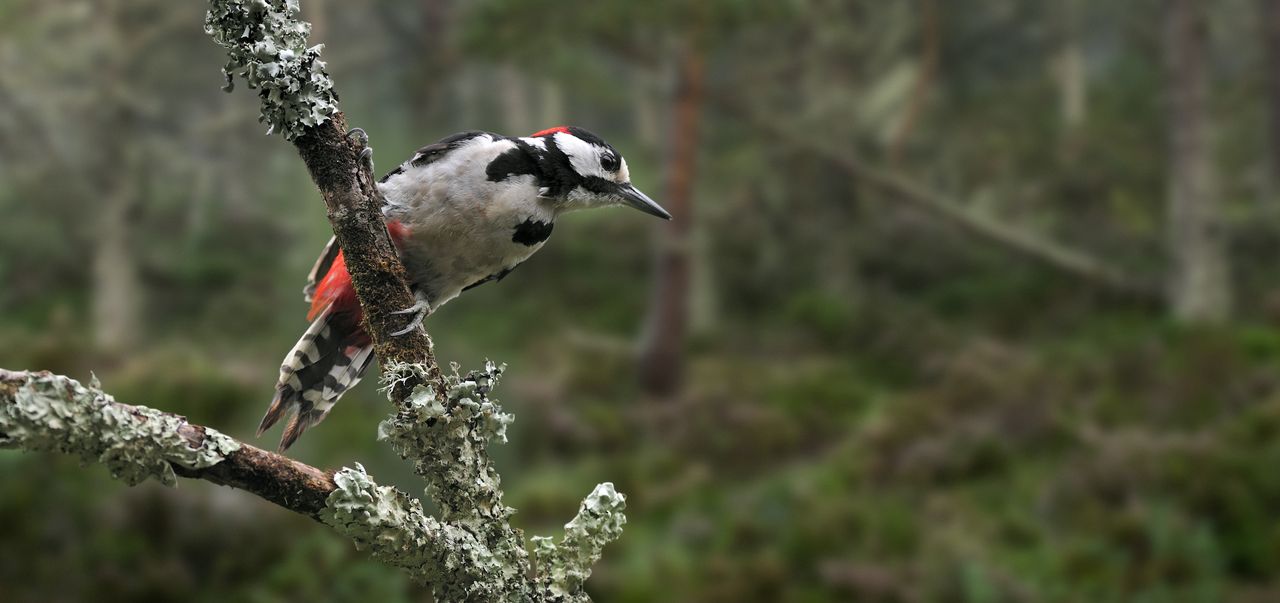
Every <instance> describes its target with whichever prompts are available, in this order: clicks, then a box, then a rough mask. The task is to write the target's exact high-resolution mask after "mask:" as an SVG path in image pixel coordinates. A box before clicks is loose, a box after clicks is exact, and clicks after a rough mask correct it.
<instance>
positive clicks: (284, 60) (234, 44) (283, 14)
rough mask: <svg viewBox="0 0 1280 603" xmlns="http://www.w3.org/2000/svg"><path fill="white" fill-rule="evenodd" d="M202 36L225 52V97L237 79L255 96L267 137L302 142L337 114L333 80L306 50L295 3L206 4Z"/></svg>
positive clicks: (239, 0)
mask: <svg viewBox="0 0 1280 603" xmlns="http://www.w3.org/2000/svg"><path fill="white" fill-rule="evenodd" d="M209 5H210V8H209V12H208V13H207V14H206V16H205V33H207V34H209V35H210V36H212V37H213V40H214V41H215V42H217V43H218V44H220V45H221V46H223V47H224V48H226V49H227V57H228V59H227V64H226V65H225V66H224V67H223V68H222V72H223V74H224V75H225V76H226V80H227V85H226V87H225V88H224V89H225V90H227V91H230V90H231V88H232V86H233V82H234V78H235V76H236V75H239V76H242V77H244V78H245V81H247V82H248V84H249V88H251V89H256V90H258V96H259V97H260V98H261V99H262V113H261V115H260V116H259V117H258V121H261V122H263V123H265V124H267V125H268V129H267V133H271V132H272V131H278V132H280V133H281V134H282V135H284V137H285V139H286V140H293V139H295V138H297V137H298V136H301V135H302V134H303V133H304V132H305V131H306V130H307V128H311V127H314V126H318V125H320V124H322V123H324V122H325V121H326V120H328V119H329V118H330V117H331V116H332V115H334V114H335V113H337V112H338V96H337V94H336V93H335V92H334V90H333V80H332V79H330V78H329V74H328V73H327V72H326V71H325V64H324V61H321V60H320V50H321V48H323V46H321V45H317V46H312V47H310V48H308V47H307V36H308V35H309V34H310V33H311V25H310V24H309V23H307V22H305V21H300V20H298V18H297V15H298V0H210V2H209Z"/></svg>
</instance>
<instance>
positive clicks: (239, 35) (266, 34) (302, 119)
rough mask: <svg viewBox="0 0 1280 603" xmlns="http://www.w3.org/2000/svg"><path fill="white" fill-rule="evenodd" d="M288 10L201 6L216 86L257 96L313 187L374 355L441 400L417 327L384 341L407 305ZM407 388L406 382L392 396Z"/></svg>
mask: <svg viewBox="0 0 1280 603" xmlns="http://www.w3.org/2000/svg"><path fill="white" fill-rule="evenodd" d="M297 13H298V3H297V0H275V1H273V2H266V3H254V2H248V1H246V0H211V1H210V10H209V13H208V16H207V17H206V19H205V31H206V32H207V33H208V34H209V35H210V36H212V37H213V39H214V41H215V42H217V43H218V44H220V45H222V46H223V47H224V48H226V49H227V54H228V57H229V58H228V62H227V64H226V66H225V67H223V71H224V73H225V75H226V78H227V86H226V89H227V90H230V89H231V87H232V86H233V85H234V78H235V76H237V75H239V76H241V77H243V78H244V79H245V80H246V81H247V82H248V85H249V87H250V88H253V89H257V90H259V97H260V99H261V100H262V113H261V115H260V117H259V121H261V122H263V123H266V124H268V132H273V131H274V132H280V133H281V134H282V135H283V136H284V137H285V138H286V139H287V140H289V141H290V142H292V143H293V145H294V146H295V147H296V148H297V149H298V154H299V155H301V157H302V161H303V163H305V164H306V166H307V171H308V172H310V174H311V179H312V180H313V181H314V182H315V183H316V186H317V187H318V188H319V189H320V195H321V197H323V198H324V203H325V207H326V208H327V209H328V216H329V223H330V225H331V226H332V227H333V234H334V236H335V237H336V238H337V242H338V246H339V248H341V249H342V252H343V256H344V257H345V259H346V264H347V270H348V271H349V272H350V273H351V281H352V283H353V284H354V285H355V290H356V295H357V296H358V297H359V299H360V307H361V308H362V309H363V310H364V316H365V323H366V326H367V328H368V331H369V334H370V335H371V336H372V337H373V341H374V351H375V353H376V354H377V356H378V359H379V360H381V361H382V362H383V363H391V362H413V363H422V364H424V365H425V366H427V367H428V370H427V371H426V373H425V374H424V377H425V378H426V379H427V380H429V381H430V382H431V383H432V384H433V385H434V387H435V388H436V391H437V393H438V394H440V395H441V396H443V395H444V380H443V377H442V375H441V373H440V368H439V365H438V364H437V363H436V360H435V355H434V354H433V353H432V346H431V339H430V337H429V336H427V334H426V333H425V332H423V331H421V330H417V329H415V330H414V331H411V332H409V333H407V334H405V335H402V336H398V337H395V336H391V335H390V333H392V332H394V331H396V330H398V329H400V328H401V327H402V326H403V322H404V319H403V317H397V316H395V315H392V314H391V312H394V311H396V310H400V309H403V308H408V307H409V306H412V305H413V304H414V303H415V301H416V300H415V299H414V296H413V294H412V293H411V292H410V291H409V285H408V282H407V281H406V279H405V271H404V266H403V264H401V262H400V257H399V255H398V254H397V253H396V250H395V247H394V246H393V245H392V243H391V238H390V236H388V234H387V229H386V226H385V224H384V222H383V218H382V206H383V204H384V202H383V199H382V194H381V193H380V192H379V191H378V187H377V185H376V184H375V181H374V176H373V173H372V171H371V169H370V167H371V166H370V164H368V163H366V162H362V161H360V159H359V155H360V152H361V151H362V150H363V147H361V146H359V145H357V144H356V143H355V142H353V141H352V140H351V139H350V138H349V137H348V136H347V134H346V132H347V122H346V118H345V117H344V116H343V114H342V113H341V112H340V111H339V110H338V99H337V94H336V92H335V91H334V86H333V81H332V80H331V79H330V78H329V75H328V73H327V72H326V71H325V64H324V61H321V60H320V50H321V48H322V47H321V46H313V47H310V48H308V47H307V46H306V43H307V34H308V33H309V32H310V29H311V26H310V25H309V24H307V23H306V22H304V21H300V20H298V19H297ZM415 384H416V383H406V384H405V385H406V386H408V387H407V388H406V389H405V390H404V391H403V392H400V394H401V395H403V394H404V393H406V392H407V391H408V390H409V389H412V385H415Z"/></svg>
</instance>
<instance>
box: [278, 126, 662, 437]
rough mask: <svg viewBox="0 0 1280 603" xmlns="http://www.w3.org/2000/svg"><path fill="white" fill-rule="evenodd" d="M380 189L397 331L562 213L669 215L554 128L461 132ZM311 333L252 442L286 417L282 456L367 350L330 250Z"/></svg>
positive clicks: (487, 278) (356, 309)
mask: <svg viewBox="0 0 1280 603" xmlns="http://www.w3.org/2000/svg"><path fill="white" fill-rule="evenodd" d="M378 187H379V189H380V191H381V192H382V195H383V197H384V198H385V199H386V205H385V206H384V207H383V215H384V216H385V218H386V220H387V226H388V231H389V232H390V234H391V235H392V240H393V241H394V242H395V243H396V246H397V247H398V248H399V250H400V257H401V260H402V261H403V262H404V265H405V269H406V272H407V275H408V278H409V282H410V285H411V287H412V289H413V291H414V294H415V296H416V297H417V298H418V304H417V305H415V306H414V307H413V308H407V309H405V312H404V313H405V315H406V323H407V325H406V329H405V330H404V331H402V332H408V330H410V329H412V328H415V327H416V326H417V324H418V323H419V322H420V321H421V319H422V317H423V316H424V315H425V314H426V313H428V312H430V311H432V310H435V309H436V308H439V307H440V306H441V305H443V304H445V303H447V302H449V301H450V300H452V299H453V298H455V297H457V296H458V295H459V294H460V293H462V292H463V291H465V290H468V289H471V288H473V287H476V286H479V285H481V284H484V283H487V282H491V281H498V280H501V279H502V278H503V277H505V276H506V275H507V274H509V273H510V272H511V271H512V270H514V269H515V268H516V266H518V265H520V263H521V262H523V261H525V260H526V259H528V258H529V256H531V255H533V253H534V252H536V251H537V250H538V249H540V248H541V247H542V246H543V245H544V244H545V243H546V241H547V239H548V237H550V236H551V232H552V230H553V228H554V226H555V220H556V217H557V216H559V215H560V214H561V213H563V212H566V211H573V210H578V209H587V208H592V207H606V206H613V205H628V206H631V207H634V208H636V209H639V210H641V211H644V212H645V213H648V214H651V215H655V216H658V217H661V218H665V219H670V217H671V216H670V214H668V213H667V212H666V211H665V210H663V209H662V207H660V206H659V205H658V204H657V203H655V202H654V201H653V200H652V199H650V198H649V197H648V196H646V195H645V194H644V193H641V192H640V191H639V190H637V189H636V188H635V187H634V186H633V185H632V184H631V180H630V174H629V172H628V169H627V163H626V160H625V159H623V158H622V156H621V154H619V153H618V152H617V151H616V150H614V149H613V147H611V146H609V145H608V144H607V143H605V142H604V141H603V140H601V139H600V138H599V137H597V136H595V135H594V134H591V133H590V132H587V131H586V130H583V129H581V128H575V127H564V126H561V127H556V128H550V129H547V130H543V131H541V132H538V133H536V134H534V135H532V136H528V137H521V138H511V137H505V136H500V135H497V134H492V133H489V132H479V131H472V132H462V133H458V134H454V135H452V136H449V137H446V138H444V139H442V140H440V141H439V142H437V143H435V144H432V145H428V146H426V147H423V148H421V149H419V150H418V151H417V152H415V153H414V154H413V156H412V157H411V158H410V159H409V160H408V161H405V162H404V163H402V164H401V165H399V166H397V167H396V168H395V169H393V170H391V172H389V173H388V174H387V175H386V176H385V177H383V178H382V180H380V181H379V184H378ZM304 294H305V297H306V300H307V301H308V302H311V304H312V305H311V312H310V313H309V314H308V319H310V320H311V321H312V323H311V326H310V327H309V328H308V329H307V331H306V333H304V334H303V336H302V338H301V339H299V340H298V343H297V344H295V345H294V347H293V349H292V350H290V352H289V354H287V355H286V356H285V361H284V363H283V365H282V366H281V367H280V379H279V381H278V383H277V384H276V396H275V399H274V400H273V401H272V403H271V406H270V408H268V410H267V413H266V416H264V417H263V419H262V423H261V425H260V427H259V434H261V433H262V431H265V430H266V429H268V428H269V427H271V426H272V425H273V424H275V423H276V422H277V421H278V420H279V419H280V418H281V417H282V416H283V415H284V414H285V413H286V412H292V413H293V418H292V419H291V420H290V422H289V424H288V425H287V426H286V428H285V432H284V434H283V436H282V438H281V441H280V449H281V450H283V449H285V448H287V447H288V446H289V445H291V444H292V443H293V442H294V441H295V440H296V439H297V438H298V436H299V435H301V433H302V432H303V431H304V430H306V429H307V427H309V426H311V425H314V424H316V423H318V422H320V421H321V420H322V419H324V417H325V416H326V415H327V414H328V413H329V411H330V410H331V409H332V408H333V405H334V404H335V403H336V402H337V400H338V399H339V398H340V397H341V396H342V394H343V393H344V392H346V391H347V390H348V389H350V388H351V387H354V386H355V384H356V383H357V382H359V380H360V378H361V376H362V375H363V374H364V371H365V370H366V369H367V368H368V366H369V364H370V363H371V362H372V358H373V353H372V341H371V340H370V338H369V336H368V334H367V333H366V332H365V331H364V328H363V325H362V322H361V321H362V314H361V311H360V306H359V303H358V301H357V300H356V297H355V292H354V289H352V287H351V280H350V276H349V274H348V273H347V270H346V264H345V261H344V259H343V256H342V253H341V251H340V250H338V249H337V245H336V244H335V243H334V241H333V240H330V242H329V245H327V246H326V248H325V250H324V252H322V253H321V255H320V258H319V260H317V262H316V264H315V267H313V269H312V272H311V275H310V277H309V278H308V282H307V285H306V288H305V289H304Z"/></svg>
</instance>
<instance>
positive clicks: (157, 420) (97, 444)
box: [0, 369, 337, 519]
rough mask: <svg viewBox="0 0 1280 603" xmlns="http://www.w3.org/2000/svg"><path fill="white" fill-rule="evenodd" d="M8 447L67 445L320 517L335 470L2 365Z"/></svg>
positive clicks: (127, 477)
mask: <svg viewBox="0 0 1280 603" xmlns="http://www.w3.org/2000/svg"><path fill="white" fill-rule="evenodd" d="M0 448H19V449H23V450H33V451H34V450H43V451H54V452H65V453H69V454H74V455H77V456H79V457H80V459H81V460H82V461H85V462H89V461H97V462H102V463H104V464H106V465H107V467H108V469H110V470H111V473H112V475H114V476H115V477H117V478H120V479H122V480H124V481H125V483H127V484H129V485H134V484H137V483H140V482H142V481H143V480H145V479H146V478H148V477H154V478H156V479H158V480H159V481H160V482H162V483H165V484H173V483H174V482H175V481H176V478H175V476H181V477H187V478H193V479H203V480H205V481H209V482H213V483H215V484H219V485H223V486H231V487H232V488H237V489H240V490H244V491H246V492H251V493H253V494H256V495H258V496H260V497H262V498H263V499H265V500H268V501H270V502H273V503H275V504H277V505H279V506H281V507H284V508H286V509H289V510H290V511H293V512H295V513H299V514H302V515H306V516H308V517H311V518H313V519H319V518H320V512H321V511H322V510H323V509H324V507H325V499H326V498H327V497H328V496H329V494H330V493H331V492H333V491H334V489H335V488H337V486H336V485H335V484H334V481H333V476H332V475H331V474H330V473H328V472H325V471H321V470H320V469H316V468H315V467H312V466H310V465H306V464H303V463H300V462H298V461H295V460H293V459H290V458H287V457H284V456H281V455H279V454H275V453H273V452H267V451H265V450H262V449H261V448H256V447H254V446H250V445H249V444H245V443H243V442H239V441H237V440H235V439H233V438H231V437H230V436H227V435H224V434H222V433H220V432H218V431H216V430H214V429H211V428H208V427H202V426H200V425H192V424H190V423H188V422H187V420H186V418H185V417H181V416H178V415H174V414H170V413H167V412H161V411H158V410H154V409H151V408H147V407H145V406H130V405H128V404H121V403H119V402H116V401H115V400H114V399H112V398H111V396H109V395H107V394H105V393H103V392H102V390H100V389H99V388H98V387H97V386H96V385H93V384H91V385H90V386H88V387H86V386H84V385H81V384H80V383H79V382H77V381H75V380H74V379H71V378H69V377H63V376H61V375H54V374H52V373H49V372H48V371H42V372H14V371H7V370H4V369H0Z"/></svg>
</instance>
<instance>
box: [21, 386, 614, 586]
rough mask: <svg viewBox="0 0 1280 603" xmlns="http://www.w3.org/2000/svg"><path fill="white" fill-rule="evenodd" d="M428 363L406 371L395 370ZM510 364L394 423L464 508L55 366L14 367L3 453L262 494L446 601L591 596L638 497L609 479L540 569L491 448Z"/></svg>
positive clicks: (423, 468) (436, 484) (404, 448)
mask: <svg viewBox="0 0 1280 603" xmlns="http://www.w3.org/2000/svg"><path fill="white" fill-rule="evenodd" d="M421 370H423V368H422V367H421V366H413V365H401V366H397V367H395V370H394V371H392V372H391V373H390V374H391V375H392V378H393V379H394V378H404V377H405V376H406V375H407V373H406V371H421ZM500 372H501V369H499V368H498V367H496V366H494V365H493V364H489V365H486V367H485V369H484V370H483V371H475V372H472V373H469V374H467V375H465V376H457V375H454V376H451V377H449V378H448V379H447V381H448V391H449V397H448V398H446V399H444V400H439V399H436V398H434V396H435V390H434V389H433V388H430V387H425V386H421V385H420V386H418V387H416V388H415V389H414V391H413V393H412V395H411V396H410V400H412V401H413V402H412V404H411V406H410V407H408V408H406V409H404V410H402V411H401V412H398V413H396V414H395V415H393V416H392V417H391V418H389V419H387V421H385V422H384V423H383V426H382V429H381V430H380V435H382V437H384V438H386V439H389V440H391V441H392V444H393V446H395V447H396V450H397V451H399V452H400V453H401V454H402V455H405V456H406V457H408V458H414V459H415V460H420V461H421V462H416V463H415V467H416V468H417V470H418V473H419V474H420V475H422V476H423V477H424V478H426V480H427V483H428V491H429V492H432V493H434V494H436V497H437V501H439V502H441V506H442V507H443V506H445V505H446V504H449V505H454V508H452V509H451V510H449V511H446V512H445V513H444V517H442V518H435V517H430V516H428V515H426V514H425V513H424V512H423V510H422V504H421V503H420V502H419V501H417V500H415V499H413V498H412V497H410V496H408V495H407V494H405V493H403V492H400V491H399V490H396V489H395V488H392V487H389V486H379V485H378V484H377V483H375V482H374V481H373V479H372V478H371V477H370V476H369V475H368V473H366V472H365V470H364V468H363V467H361V466H360V465H358V464H357V465H356V466H355V468H344V469H342V470H340V471H337V472H336V473H332V474H331V473H328V472H325V471H321V470H320V469H317V468H315V467H311V466H308V465H305V464H303V463H299V462H298V461H295V460H292V459H289V458H287V457H284V456H281V455H279V454H275V453H273V452H267V451H265V450H262V449H259V448H255V447H253V446H250V445H248V444H245V443H243V442H239V441H237V440H235V439H234V438H231V437H229V436H227V435H224V434H222V433H219V432H217V431H215V430H213V429H210V428H208V427H202V426H199V425H193V424H191V423H188V422H187V420H186V419H185V418H184V417H181V416H178V415H174V414H171V413H166V412H162V411H158V410H154V409H151V408H147V407H144V406H132V405H128V404H123V403H120V402H116V401H115V400H114V399H112V397H111V396H110V395H108V394H106V393H105V392H103V391H102V390H101V389H100V388H99V387H98V386H97V384H90V385H87V386H86V385H82V384H81V383H79V382H77V381H75V380H74V379H71V378H69V377H64V376H61V375H54V374H52V373H49V372H14V371H7V370H4V369H0V448H11V449H20V450H27V451H57V452H65V453H69V454H74V455H76V456H78V457H79V458H80V459H81V460H82V461H85V462H97V463H102V464H104V465H106V466H107V467H108V469H110V470H111V473H112V475H114V476H116V477H117V478H119V479H121V480H123V481H124V482H125V483H127V484H130V485H134V484H138V483H140V482H142V481H144V480H146V479H148V478H155V479H157V480H159V481H160V482H162V483H164V484H169V485H172V484H174V483H175V482H176V479H177V477H187V478H192V479H203V480H206V481H210V482H213V483H215V484H220V485H225V486H231V487H233V488H238V489H241V490H245V491H247V492H251V493H253V494H256V495H258V496H260V497H262V498H264V499H266V500H268V501H270V502H273V503H275V504H277V505H279V506H281V507H284V508H286V509H289V510H291V511H294V512H296V513H300V514H302V515H306V516H308V517H311V518H314V519H317V520H319V521H320V522H322V523H324V524H326V525H328V526H330V527H332V528H333V529H334V530H336V531H337V532H338V533H340V534H342V535H344V536H346V537H349V538H351V539H352V541H353V542H354V543H355V544H356V546H357V547H359V548H361V549H363V550H367V551H369V553H370V554H371V555H372V556H373V557H374V558H375V559H378V560H379V561H382V562H384V563H386V564H388V565H391V566H394V567H399V568H401V569H404V570H405V571H407V572H408V573H409V574H410V575H411V576H412V577H414V578H415V579H417V580H420V581H423V582H425V583H428V584H430V585H431V587H432V589H433V591H434V593H435V596H436V600H437V601H440V602H447V601H574V602H584V601H588V600H589V599H588V598H587V597H586V594H585V593H584V592H583V590H582V585H583V582H584V581H585V580H586V579H587V577H588V576H590V575H591V566H592V565H593V564H594V563H595V562H596V561H597V560H599V558H600V554H601V551H602V550H603V548H604V546H605V545H606V544H608V543H609V542H611V541H613V540H615V539H617V538H618V537H619V536H620V535H621V533H622V525H623V524H624V523H626V517H625V516H624V515H623V509H624V508H625V506H626V497H624V496H623V495H622V494H619V493H618V492H617V491H616V490H614V487H613V484H609V483H605V484H600V485H599V486H597V487H596V489H595V491H593V492H592V493H591V495H590V496H588V497H587V499H586V500H585V501H584V502H583V503H582V506H581V508H580V509H579V511H578V515H577V516H576V517H574V519H573V520H572V521H571V522H569V523H568V524H567V525H566V526H565V536H564V538H563V539H562V540H561V542H560V543H559V544H556V543H554V541H553V539H552V538H550V537H542V538H537V537H535V538H534V539H533V545H534V547H535V551H534V562H533V563H532V564H531V563H530V561H529V555H528V553H527V552H526V550H525V541H524V538H523V536H522V535H521V533H520V531H519V530H517V529H515V528H514V527H512V526H511V525H510V523H509V522H508V521H507V520H508V518H509V517H510V516H511V514H512V513H513V512H514V511H513V510H512V509H510V508H508V507H505V506H503V505H502V502H501V499H502V492H501V490H499V489H498V474H497V472H496V471H494V469H493V466H492V464H491V463H490V461H489V456H488V453H487V451H486V450H485V446H486V445H487V444H488V442H489V441H490V440H491V439H493V438H495V437H498V438H501V439H502V440H503V441H505V435H504V431H505V428H506V425H507V424H508V423H510V421H511V420H512V419H511V415H508V414H505V413H503V412H502V409H501V407H499V406H498V404H497V402H496V401H493V400H490V399H489V397H488V393H489V391H490V390H491V388H492V387H493V385H494V383H495V381H496V379H497V376H498V374H499V373H500ZM450 459H457V460H458V462H457V464H456V465H455V464H454V463H453V462H451V460H450ZM446 488H458V490H459V492H460V493H454V492H445V491H444V489H446ZM471 500H475V501H480V503H481V504H473V503H472V502H470V501H471Z"/></svg>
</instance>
